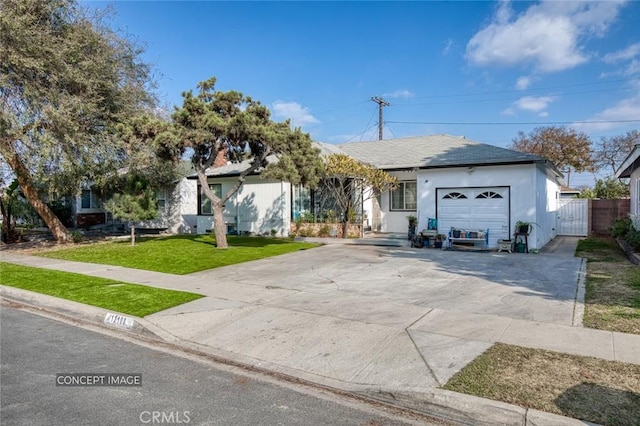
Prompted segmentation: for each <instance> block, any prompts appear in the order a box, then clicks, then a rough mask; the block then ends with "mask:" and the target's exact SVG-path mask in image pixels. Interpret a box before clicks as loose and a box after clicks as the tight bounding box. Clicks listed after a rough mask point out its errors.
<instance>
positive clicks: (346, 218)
mask: <svg viewBox="0 0 640 426" xmlns="http://www.w3.org/2000/svg"><path fill="white" fill-rule="evenodd" d="M350 212H351V209H350V208H349V207H347V210H346V211H345V212H344V217H343V218H342V238H347V236H348V231H349V213H350Z"/></svg>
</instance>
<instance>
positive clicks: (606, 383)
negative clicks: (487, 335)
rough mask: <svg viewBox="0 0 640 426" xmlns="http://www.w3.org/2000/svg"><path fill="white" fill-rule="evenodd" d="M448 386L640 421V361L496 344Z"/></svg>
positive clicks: (581, 414) (603, 419) (596, 418)
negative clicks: (624, 360) (639, 363)
mask: <svg viewBox="0 0 640 426" xmlns="http://www.w3.org/2000/svg"><path fill="white" fill-rule="evenodd" d="M444 389H447V390H451V391H454V392H461V393H466V394H469V395H475V396H479V397H482V398H489V399H493V400H498V401H503V402H507V403H510V404H516V405H519V406H521V407H525V408H534V409H537V410H542V411H547V412H550V413H555V414H560V415H564V416H568V417H573V418H577V419H580V420H586V421H589V422H595V423H599V424H603V425H615V426H617V425H640V420H639V419H640V365H635V364H628V363H622V362H614V361H606V360H601V359H597V358H592V357H584V356H577V355H569V354H563V353H558V352H552V351H546V350H542V349H530V348H523V347H519V346H513V345H506V344H503V343H496V344H495V345H494V346H492V347H491V348H489V349H488V350H487V351H486V352H485V353H483V354H482V355H480V356H479V357H478V358H476V359H475V360H474V361H472V362H471V363H470V364H468V365H467V366H466V367H465V368H463V369H462V370H461V371H460V372H458V373H457V374H455V375H454V376H453V377H452V378H451V379H450V380H449V382H448V383H447V384H446V385H445V386H444Z"/></svg>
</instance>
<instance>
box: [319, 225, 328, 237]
mask: <svg viewBox="0 0 640 426" xmlns="http://www.w3.org/2000/svg"><path fill="white" fill-rule="evenodd" d="M329 235H331V228H330V227H329V225H322V227H321V228H320V229H319V230H318V237H328V236H329Z"/></svg>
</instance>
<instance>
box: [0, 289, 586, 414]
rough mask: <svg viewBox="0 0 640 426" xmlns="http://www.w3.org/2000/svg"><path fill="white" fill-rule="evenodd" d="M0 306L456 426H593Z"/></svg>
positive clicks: (16, 296)
mask: <svg viewBox="0 0 640 426" xmlns="http://www.w3.org/2000/svg"><path fill="white" fill-rule="evenodd" d="M0 304H1V305H8V306H13V307H16V308H18V309H20V308H22V309H24V308H26V309H27V310H31V311H34V312H35V313H40V314H43V315H46V314H48V315H51V316H52V317H54V318H55V317H58V318H59V319H60V318H61V319H65V320H67V321H70V322H72V323H75V324H83V323H85V324H86V323H88V324H90V325H93V326H98V327H99V328H102V329H107V330H110V331H116V332H119V333H124V334H127V335H129V336H132V337H134V338H136V337H137V338H140V339H142V340H144V341H147V342H149V341H153V342H156V343H160V344H163V345H165V346H172V347H173V349H178V350H181V351H183V352H186V353H189V354H192V355H196V356H202V357H205V358H207V359H210V360H212V361H215V362H219V363H222V364H225V365H230V366H234V367H239V368H242V369H245V370H249V371H252V372H256V373H261V374H264V375H266V376H270V377H275V378H279V379H283V380H286V381H288V382H290V383H297V384H302V385H306V386H310V387H314V388H320V389H324V390H326V391H329V392H332V393H334V394H338V395H342V396H348V397H352V398H356V399H360V400H365V401H368V402H370V403H371V402H374V403H378V404H383V405H385V406H389V407H391V408H396V409H401V410H409V411H411V412H414V413H417V414H420V415H423V416H426V417H430V418H433V419H440V420H445V421H449V422H454V423H455V424H459V425H487V426H488V425H496V424H500V425H514V426H578V425H595V424H594V423H588V422H584V421H580V420H576V419H572V418H569V417H564V416H559V415H556V414H551V413H546V412H542V411H538V410H532V409H525V408H522V407H519V406H517V405H513V404H507V403H504V402H500V401H494V400H491V399H487V398H480V397H476V396H471V395H465V394H461V393H457V392H452V391H448V390H444V389H428V390H426V389H420V390H419V391H417V392H402V391H397V392H389V391H386V390H384V389H379V388H377V387H372V386H366V385H359V384H353V383H345V382H340V381H338V380H334V379H330V378H327V377H320V376H317V375H315V374H311V373H307V372H304V371H301V370H294V369H290V368H286V367H283V366H281V365H276V364H273V363H269V362H264V361H259V360H255V359H251V358H249V357H246V356H243V355H240V354H236V353H231V352H227V351H224V350H221V349H218V348H212V347H209V346H204V345H201V344H198V343H196V342H191V341H184V340H182V339H179V338H177V337H176V336H174V335H172V334H171V333H169V332H167V331H165V330H163V329H162V328H160V327H158V326H156V325H155V324H153V323H151V322H150V321H148V320H146V319H144V318H139V317H134V316H130V315H124V316H126V317H127V318H129V319H131V320H133V325H132V326H131V327H123V326H116V325H110V324H106V323H105V317H106V315H107V314H109V313H111V314H117V315H122V314H118V313H116V312H113V311H110V310H107V309H104V308H99V307H95V306H90V305H85V304H82V303H78V302H74V301H70V300H66V299H60V298H57V297H53V296H48V295H44V294H40V293H35V292H32V291H28V290H21V289H17V288H14V287H8V286H4V285H0Z"/></svg>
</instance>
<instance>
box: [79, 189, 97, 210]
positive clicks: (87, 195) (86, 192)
mask: <svg viewBox="0 0 640 426" xmlns="http://www.w3.org/2000/svg"><path fill="white" fill-rule="evenodd" d="M80 208H83V209H98V208H100V202H99V201H98V198H97V197H96V194H95V193H93V192H91V190H90V189H83V190H82V193H81V194H80Z"/></svg>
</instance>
